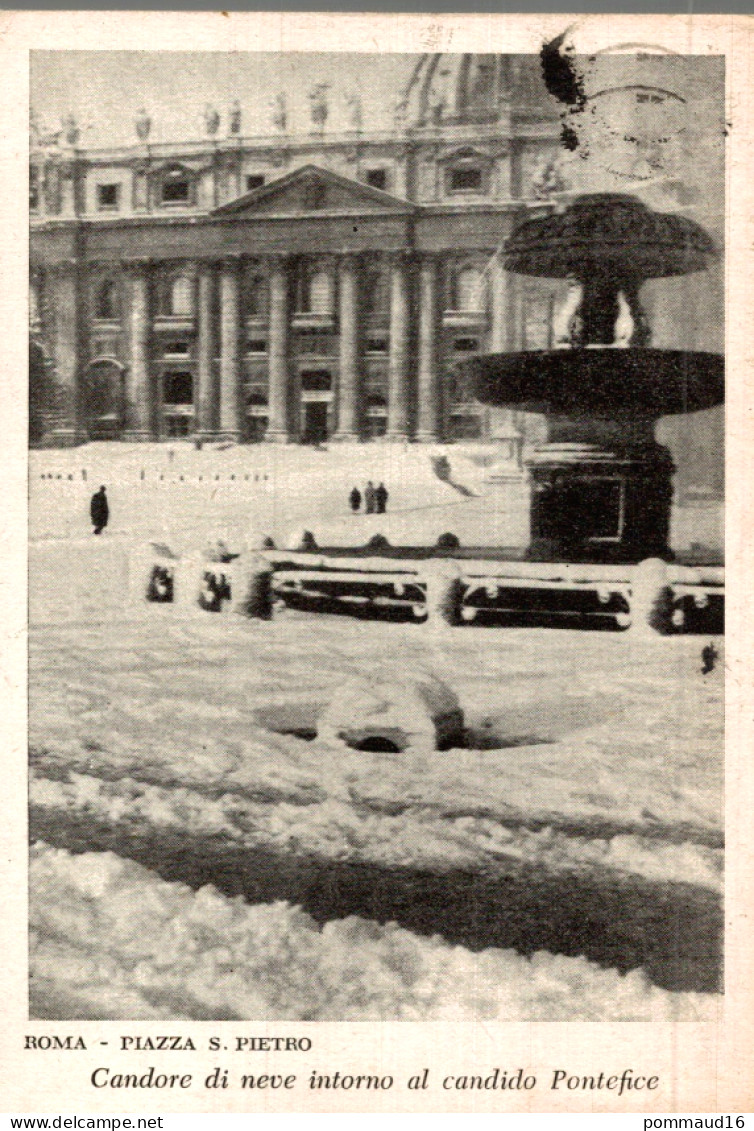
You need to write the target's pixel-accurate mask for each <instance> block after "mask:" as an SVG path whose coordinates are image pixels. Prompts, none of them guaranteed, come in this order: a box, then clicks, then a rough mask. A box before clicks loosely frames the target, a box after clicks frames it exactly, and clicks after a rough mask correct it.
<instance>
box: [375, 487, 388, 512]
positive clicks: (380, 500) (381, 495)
mask: <svg viewBox="0 0 754 1131" xmlns="http://www.w3.org/2000/svg"><path fill="white" fill-rule="evenodd" d="M387 498H388V494H387V487H386V486H385V484H384V483H380V485H379V487H378V488H377V489H376V491H375V492H374V501H375V503H376V504H377V514H384V513H385V508H386V506H387Z"/></svg>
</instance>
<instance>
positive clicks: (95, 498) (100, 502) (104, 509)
mask: <svg viewBox="0 0 754 1131" xmlns="http://www.w3.org/2000/svg"><path fill="white" fill-rule="evenodd" d="M89 514H90V515H91V518H92V526H93V527H94V533H95V534H101V533H102V531H103V530H104V529H105V527H106V526H107V522H108V519H109V518H110V507H109V505H108V502H107V495H106V494H105V488H104V487H100V489H99V491H95V492H94V494H93V495H92V501H91V502H90V504H89Z"/></svg>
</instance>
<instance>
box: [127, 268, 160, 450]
mask: <svg viewBox="0 0 754 1131" xmlns="http://www.w3.org/2000/svg"><path fill="white" fill-rule="evenodd" d="M128 273H129V282H130V287H129V290H130V301H129V312H128V348H129V362H130V363H129V368H128V373H127V377H126V405H125V410H126V420H125V431H124V433H123V438H124V439H126V440H151V439H152V435H153V431H154V404H153V396H152V387H151V376H150V372H149V264H148V263H147V262H138V263H130V264H128Z"/></svg>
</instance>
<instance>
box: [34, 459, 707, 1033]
mask: <svg viewBox="0 0 754 1131" xmlns="http://www.w3.org/2000/svg"><path fill="white" fill-rule="evenodd" d="M358 457H359V461H360V462H359V464H358V476H357V477H356V481H357V482H359V483H361V482H362V481H363V480H365V479H366V478H372V479H374V480H375V481H379V480H380V479H384V480H385V482H386V483H387V484H388V487H389V489H390V491H391V509H393V508H394V509H395V511H396V519H395V521H396V522H397V523H398V522H403V523H405V524H406V529H407V530H408V529H410V524H411V521H412V519H411V516H414V517H418V516H421V521H422V523H425V522H426V521H427V516H428V515H431V522H432V523H435V522H439V521H440V519H442V520H443V521H444V519H445V517H446V516H447V515H448V514H450V513H451V512H453V513H457V514H459V515H462V514H464V513H470V512H471V510H472V509H473V508H474V507H475V506H477V505H478V503H477V500H476V499H475V498H474V497H473V495H472V496H465V495H463V494H461V493H459V492H458V491H457V490H456V489H455V488H453V487H451V486H449V485H447V484H445V483H442V482H441V481H440V480H439V479H438V478H437V477H436V475H435V474H434V473H433V471H432V466H431V462H430V459H429V458H428V455H427V453H426V452H423V451H422V452H418V451H417V449H410V448H409V449H406V450H405V451H404V450H402V449H401V450H399V451H393V450H392V449H389V448H387V447H386V448H380V447H377V448H375V449H374V450H372V449H367V448H362V449H359V451H358ZM82 467H86V469H87V479H86V481H84V480H83V478H82V477H81V469H82ZM142 470H143V471H144V478H143V479H142V478H141V473H142ZM49 474H53V475H56V476H57V475H61V479H57V478H55V479H52V480H50V479H48V478H46V476H47V475H49ZM161 474H162V475H163V476H164V477H165V478H163V479H162V480H160V478H159V476H160V475H161ZM68 475H72V476H73V478H72V479H68ZM181 475H183V476H184V479H183V480H181V479H180V476H181ZM200 475H201V476H202V478H201V480H200V479H199V476H200ZM216 475H220V476H221V478H220V479H219V480H218V479H216V478H215V476H216ZM231 475H232V476H234V478H233V479H231V478H230V477H231ZM42 476H45V478H42ZM247 476H248V478H247ZM265 476H267V478H266V479H265V478H264V477H265ZM354 478H355V476H354V454H353V453H348V452H346V453H344V452H342V450H338V451H337V452H334V453H324V452H317V451H310V450H306V449H300V448H296V449H287V450H285V451H280V450H276V449H259V450H254V449H248V448H247V449H240V448H229V449H228V450H226V451H222V452H212V451H207V450H205V451H203V452H194V451H193V449H190V448H189V447H188V446H181V445H176V447H175V454H174V456H173V458H172V460H171V459H170V457H169V455H168V452H167V451H166V449H165V448H164V447H162V448H158V447H155V448H152V447H148V448H147V447H136V446H134V447H133V448H129V447H126V446H114V447H108V446H107V445H90V446H88V447H87V448H84V449H78V450H76V451H70V452H37V453H32V459H31V470H30V749H31V766H32V780H31V792H30V796H31V807H32V808H31V817H32V834H33V836H34V838H35V839H39V840H40V841H46V842H48V844H50V845H53V846H55V847H54V848H40V849H39V850H38V851H36V853H35V856H34V866H33V870H32V904H31V907H32V911H31V915H32V926H33V928H34V931H35V934H34V948H33V955H32V959H33V961H32V972H33V983H32V984H33V1008H34V1010H35V1011H36V1013H37V1015H39V1016H65V1017H75V1016H80V1017H83V1016H86V1017H90V1016H98V1017H110V1016H112V1017H115V1016H117V1017H129V1016H130V1017H137V1016H139V1017H146V1016H155V1017H169V1016H180V1017H184V1016H192V1017H216V1018H222V1017H226V1016H230V1015H232V1016H243V1017H260V1018H261V1017H269V1018H275V1017H280V1018H281V1019H282V1018H319V1019H325V1018H327V1019H336V1018H344V1019H345V1018H355V1019H358V1018H360V1017H363V1018H364V1019H369V1018H374V1017H385V1018H406V1019H410V1018H430V1017H432V1018H439V1017H458V1018H466V1019H468V1018H471V1017H498V1018H505V1019H521V1018H525V1017H532V1018H534V1017H538V1018H543V1019H553V1020H555V1019H558V1018H564V1017H570V1018H575V1017H582V1018H584V1019H594V1020H597V1019H609V1018H615V1019H619V1018H625V1019H628V1018H639V1017H641V1018H647V1017H655V1016H656V1017H658V1018H664V1019H668V1018H671V1017H673V1018H674V1017H683V1018H695V1017H699V1016H709V1015H710V1014H711V1012H712V1011H714V1009H715V1008H716V1004H715V1003H716V996H715V994H714V993H712V992H711V991H714V990H717V989H719V986H720V946H721V941H720V934H721V911H720V900H721V873H722V844H723V836H722V815H721V800H722V746H723V741H722V725H723V715H722V699H723V665H722V664H720V665H718V667H717V668H716V669H715V670H714V671H713V672H711V673H708V674H707V675H706V676H703V675H702V674H701V663H700V658H699V653H700V649H701V645H702V643H704V641H700V640H699V639H698V638H695V637H693V636H689V637H682V636H679V637H670V638H656V639H653V640H648V641H638V640H632V639H630V638H629V637H628V636H626V635H623V634H615V635H613V634H605V633H589V632H579V633H575V632H568V631H560V630H551V629H550V630H547V629H484V628H479V627H474V626H465V627H463V628H458V629H447V630H442V631H439V632H434V633H430V632H429V631H428V629H426V628H425V627H424V626H422V625H413V624H412V625H397V624H394V625H388V624H384V623H377V622H366V621H351V620H348V619H346V618H335V617H328V616H316V615H311V616H307V615H304V614H302V613H295V612H292V611H283V612H281V613H277V614H276V616H275V619H274V620H273V621H272V622H270V623H259V622H252V621H245V620H243V619H240V618H236V617H234V616H230V615H228V616H226V615H223V616H213V615H212V614H205V613H202V612H201V611H198V610H197V611H196V612H194V613H189V614H184V615H181V614H179V612H178V610H176V609H173V608H172V607H171V606H147V605H146V604H144V605H140V606H133V605H129V604H128V603H127V602H126V601H125V600H124V593H125V591H126V589H127V581H128V578H127V570H128V560H129V551H130V548H131V547H132V546H134V545H139V544H141V543H143V542H145V541H147V540H148V539H151V538H159V539H160V540H163V541H166V542H168V544H170V545H171V546H173V547H174V548H175V549H177V550H182V549H186V548H190V547H194V548H196V547H201V546H202V545H204V544H205V543H206V542H207V541H208V540H209V539H211V538H215V537H217V536H223V537H224V538H225V540H226V541H227V542H228V544H229V545H231V546H237V545H238V546H240V544H242V542H243V540H244V539H245V538H246V537H248V535H249V532H250V531H255V532H256V533H259V532H264V533H271V534H272V535H273V536H274V537H278V538H280V539H283V538H284V537H285V534H286V533H287V532H288V531H290V529H292V528H295V527H302V526H308V527H309V528H311V527H312V526H313V525H315V526H316V522H320V521H321V522H323V523H324V522H325V521H327V522H331V523H335V524H344V523H354V524H355V526H358V527H359V529H360V530H361V529H362V526H363V525H364V524H366V522H367V521H368V520H367V519H366V518H352V516H350V515H348V514H347V513H346V496H347V493H348V490H349V489H350V487H351V486H352V485H353V482H354ZM456 478H457V476H456ZM472 480H473V476H472V475H471V474H470V475H469V487H468V489H469V490H476V489H477V487H479V484H474V483H473V481H472ZM100 482H102V483H106V484H107V485H108V494H109V495H110V499H111V507H112V522H111V525H110V526H109V527H108V529H107V531H106V532H105V534H104V535H103V536H102V537H101V538H94V537H92V535H91V533H90V527H89V523H88V514H87V507H88V498H89V495H90V494H91V492H92V491H93V490H94V489H95V488H96V487H97V486H99V483H100ZM479 489H480V490H481V487H479ZM464 508H466V510H464ZM511 508H512V510H515V507H513V504H511ZM514 517H515V516H514ZM516 521H517V520H516ZM360 524H361V525H360ZM514 525H515V523H514ZM445 528H446V529H447V528H449V527H445ZM508 529H513V527H506V531H507V530H508ZM364 540H365V541H366V538H365V539H364ZM716 645H717V647H718V649H719V650H720V651H722V642H721V641H716ZM377 665H383V666H384V665H389V666H391V667H392V669H393V670H395V671H396V672H400V671H401V670H402V669H405V670H407V671H414V670H416V668H417V667H418V666H423V667H425V668H428V669H429V670H431V671H433V672H435V673H436V674H437V675H439V676H440V677H441V678H442V679H444V680H445V681H446V682H447V683H448V684H449V685H450V686H451V687H452V688H453V690H454V691H455V692H456V693H457V695H458V696H459V699H460V701H461V705H462V707H463V709H464V712H465V718H466V725H467V743H466V747H465V748H464V749H462V750H453V751H444V752H442V753H439V752H438V753H436V754H434V755H432V756H430V757H428V756H419V755H417V754H415V753H411V752H408V753H404V754H400V755H397V754H396V755H392V754H377V753H368V752H360V751H359V752H357V751H354V750H351V749H349V748H348V747H346V746H344V745H343V744H340V743H326V742H324V741H322V740H321V739H317V738H316V737H313V736H315V735H316V725H317V716H318V713H319V712H320V711H321V709H322V706H323V705H324V704H325V703H326V702H327V701H328V700H329V698H330V697H332V696H333V695H337V692H338V687H339V685H340V684H341V683H342V681H343V679H344V678H345V677H346V676H348V675H355V674H368V673H369V671H370V670H374V668H375V667H376V666H377ZM71 853H74V854H76V855H71ZM81 853H84V854H85V855H80V854H81ZM127 857H128V858H130V860H128V861H126V858H127ZM133 861H139V864H135V863H133ZM209 884H211V885H212V887H213V890H210V888H209V887H208V886H207V885H209ZM193 893H196V894H193ZM137 906H138V907H140V908H141V907H143V908H145V909H147V910H145V911H144V912H143V913H142V912H141V911H139V912H138V916H137V920H138V922H139V923H140V924H141V926H140V927H139V928H138V930H137V929H136V927H135V926H134V924H133V923H132V922H131V919H132V918H133V915H134V908H135V907H137ZM392 920H394V921H395V922H393V923H392V925H390V924H391V921H392ZM396 923H397V924H398V925H397V926H396V925H395V924H396ZM226 927H227V929H226ZM433 936H435V937H433ZM436 936H442V937H436ZM548 952H549V953H548ZM171 954H172V956H173V957H172V959H171ZM284 954H285V955H286V956H287V957H285V961H286V962H288V964H289V966H291V974H290V977H289V975H288V973H286V974H285V976H283V974H282V973H281V969H280V967H281V963H282V962H283V960H284V959H283V955H284ZM231 969H232V970H233V971H235V973H231ZM312 969H314V970H316V972H317V975H316V978H310V977H309V975H307V973H306V972H307V971H309V973H311V970H312ZM630 971H632V972H631V973H628V972H630Z"/></svg>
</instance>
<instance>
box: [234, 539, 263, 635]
mask: <svg viewBox="0 0 754 1131" xmlns="http://www.w3.org/2000/svg"><path fill="white" fill-rule="evenodd" d="M233 588H234V594H233V598H234V603H233V608H234V611H235V612H237V613H241V615H242V616H245V617H255V618H256V619H257V620H270V618H271V617H272V566H271V565H270V563H269V562H268V561H267V558H265V557H264V556H263V555H262V554H257V553H250V554H244V555H242V557H240V558H239V559H238V561H237V562H235V564H234V569H233Z"/></svg>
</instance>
